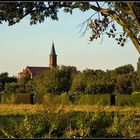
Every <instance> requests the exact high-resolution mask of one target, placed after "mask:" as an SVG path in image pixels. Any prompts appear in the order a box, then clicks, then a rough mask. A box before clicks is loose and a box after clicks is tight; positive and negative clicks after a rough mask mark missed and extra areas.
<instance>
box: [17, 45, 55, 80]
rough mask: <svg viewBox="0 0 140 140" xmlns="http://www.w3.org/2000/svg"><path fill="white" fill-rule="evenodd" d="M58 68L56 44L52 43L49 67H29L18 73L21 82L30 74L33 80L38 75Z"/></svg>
mask: <svg viewBox="0 0 140 140" xmlns="http://www.w3.org/2000/svg"><path fill="white" fill-rule="evenodd" d="M56 66H57V55H56V52H55V47H54V42H53V43H52V48H51V53H50V55H49V67H34V66H27V67H26V68H25V69H23V71H21V72H19V73H18V79H19V80H20V79H21V78H22V77H24V76H25V75H26V74H29V75H30V77H31V78H33V77H34V76H35V75H36V74H38V73H43V72H46V71H49V70H51V69H52V68H55V67H56Z"/></svg>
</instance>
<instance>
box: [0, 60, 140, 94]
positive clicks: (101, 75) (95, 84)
mask: <svg viewBox="0 0 140 140" xmlns="http://www.w3.org/2000/svg"><path fill="white" fill-rule="evenodd" d="M3 75H4V74H3V73H2V74H0V82H1V83H3V85H4V88H3V92H4V93H34V94H45V93H52V94H56V95H59V94H61V93H63V92H67V93H69V94H76V95H77V94H81V93H83V94H132V92H139V91H140V59H139V61H138V63H137V70H136V71H135V70H134V67H133V66H132V65H131V64H128V65H124V66H121V67H118V68H116V69H114V70H106V71H103V70H100V69H99V70H92V69H85V70H83V71H78V70H77V69H76V67H73V66H61V67H57V68H54V69H52V70H51V71H49V72H47V73H42V74H38V75H36V76H35V77H34V78H32V79H31V78H30V76H29V75H26V76H25V77H23V78H22V79H21V80H20V81H18V80H17V79H16V78H15V77H13V81H12V82H11V81H10V82H3V79H4V77H2V76H3ZM7 76H8V75H5V77H7Z"/></svg>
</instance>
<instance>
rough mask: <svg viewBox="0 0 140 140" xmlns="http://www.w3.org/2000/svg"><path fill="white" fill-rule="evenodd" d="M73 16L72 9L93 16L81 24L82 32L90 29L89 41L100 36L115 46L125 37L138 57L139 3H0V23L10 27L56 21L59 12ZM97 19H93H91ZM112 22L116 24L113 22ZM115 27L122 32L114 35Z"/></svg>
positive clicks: (123, 42)
mask: <svg viewBox="0 0 140 140" xmlns="http://www.w3.org/2000/svg"><path fill="white" fill-rule="evenodd" d="M61 8H64V11H65V12H70V13H72V11H73V9H76V8H78V9H80V10H81V11H82V12H85V11H89V10H92V11H93V12H94V13H93V15H92V16H91V17H89V18H88V19H87V20H86V21H85V22H84V23H83V26H84V24H86V27H85V31H84V33H85V32H86V30H87V29H88V28H89V29H91V32H92V35H91V37H90V40H91V41H92V40H93V39H97V38H100V37H101V36H102V35H103V33H106V34H107V35H108V37H112V38H115V39H116V41H117V42H118V44H120V45H121V46H124V45H125V42H126V40H127V39H128V37H129V38H130V39H131V41H132V43H133V44H134V46H135V47H136V49H137V50H138V52H139V53H140V3H139V2H132V1H131V2H129V1H127V2H92V1H91V2H72V1H71V2H51V1H46V2H21V1H17V2H7V3H6V2H1V3H0V22H1V23H2V22H3V21H5V22H8V23H9V25H13V24H15V23H17V22H20V20H21V19H23V18H24V17H26V16H27V15H30V24H37V23H38V22H39V23H41V22H44V20H45V18H47V17H50V18H51V19H52V20H58V16H57V13H58V11H59V9H61ZM96 14H97V15H98V18H95V17H94V15H96ZM114 21H115V22H114ZM116 24H119V25H120V26H121V27H122V29H123V32H122V33H117V28H116Z"/></svg>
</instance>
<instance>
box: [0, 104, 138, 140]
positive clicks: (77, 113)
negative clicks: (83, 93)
mask: <svg viewBox="0 0 140 140" xmlns="http://www.w3.org/2000/svg"><path fill="white" fill-rule="evenodd" d="M0 122H1V126H0V137H2V138H96V137H102V138H105V137H108V138H109V137H111V138H112V137H117V138H118V137H123V138H124V137H127V138H139V137H140V127H139V126H140V108H139V107H128V106H125V107H120V106H102V105H100V106H97V105H96V106H92V105H63V104H57V105H47V104H35V105H30V104H18V105H14V104H1V105H0Z"/></svg>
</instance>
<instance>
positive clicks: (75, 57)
mask: <svg viewBox="0 0 140 140" xmlns="http://www.w3.org/2000/svg"><path fill="white" fill-rule="evenodd" d="M92 14H93V11H89V12H86V13H83V12H79V11H78V10H75V11H74V13H73V14H72V15H70V14H68V13H63V12H62V11H61V12H59V14H58V17H59V21H53V20H51V19H46V20H45V22H43V23H41V24H40V23H39V24H37V25H32V26H31V25H30V24H29V22H30V21H29V17H25V18H24V19H23V20H21V22H20V23H17V24H15V25H13V26H8V23H3V24H0V39H1V45H0V73H2V72H8V73H9V75H10V76H17V75H18V72H20V71H22V70H23V69H24V68H26V66H44V67H45V66H46V67H47V66H49V54H50V51H51V47H52V42H53V41H54V45H55V50H56V53H57V64H58V65H60V66H61V65H65V66H75V67H77V69H78V70H81V71H82V70H84V69H86V68H88V69H101V70H104V71H105V70H107V69H108V70H111V69H115V68H116V67H119V66H123V65H126V64H132V65H133V66H134V68H135V69H136V66H137V62H138V58H139V53H138V51H137V50H136V48H135V47H134V45H133V44H132V42H131V41H128V42H127V44H126V45H125V47H121V46H119V45H118V44H117V42H116V41H115V40H114V39H110V38H108V37H105V36H104V37H103V42H102V43H101V40H100V39H99V40H94V41H92V42H89V36H90V33H86V34H85V36H84V37H81V34H82V33H81V32H80V33H79V30H80V29H81V28H80V27H78V25H79V24H81V23H82V22H84V21H85V20H86V19H88V18H89V17H90V16H91V15H92ZM118 28H119V27H118Z"/></svg>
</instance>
